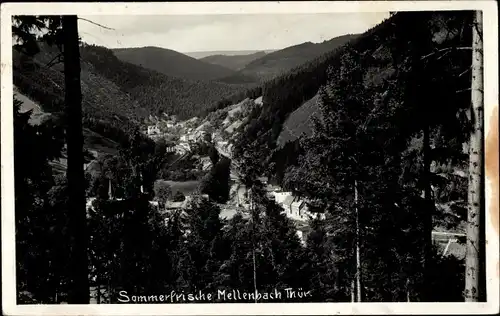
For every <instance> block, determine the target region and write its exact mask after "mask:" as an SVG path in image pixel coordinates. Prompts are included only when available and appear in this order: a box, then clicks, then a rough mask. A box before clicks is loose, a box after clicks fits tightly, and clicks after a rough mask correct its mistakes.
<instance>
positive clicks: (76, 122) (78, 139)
mask: <svg viewBox="0 0 500 316" xmlns="http://www.w3.org/2000/svg"><path fill="white" fill-rule="evenodd" d="M77 22H78V18H77V16H76V15H67V16H63V18H62V25H63V34H64V83H65V103H66V105H65V111H66V113H65V114H66V143H67V152H68V171H67V178H68V190H69V206H70V210H71V213H70V221H71V228H72V229H71V231H72V232H73V249H72V261H73V264H72V281H73V282H72V288H71V293H70V297H69V303H71V304H88V303H89V296H90V293H89V280H88V277H89V275H88V268H89V267H88V258H87V244H88V240H87V231H86V230H87V227H86V226H87V215H86V210H85V177H84V170H83V163H84V161H83V134H82V93H81V87H80V51H79V43H78V24H77Z"/></svg>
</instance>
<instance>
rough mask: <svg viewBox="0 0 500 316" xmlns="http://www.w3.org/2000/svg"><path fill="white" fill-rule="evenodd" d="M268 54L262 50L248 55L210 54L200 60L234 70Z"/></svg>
mask: <svg viewBox="0 0 500 316" xmlns="http://www.w3.org/2000/svg"><path fill="white" fill-rule="evenodd" d="M265 55H266V52H264V51H261V52H257V53H253V54H248V55H221V54H218V55H210V56H207V57H203V58H201V59H200V60H201V61H204V62H207V63H210V64H214V65H219V66H223V67H226V68H229V69H232V70H241V69H243V68H244V67H245V66H246V65H248V64H249V63H250V62H252V61H254V60H256V59H258V58H261V57H264V56H265Z"/></svg>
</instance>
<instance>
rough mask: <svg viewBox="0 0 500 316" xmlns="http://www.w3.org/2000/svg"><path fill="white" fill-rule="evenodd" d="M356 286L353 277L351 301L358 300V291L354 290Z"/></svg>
mask: <svg viewBox="0 0 500 316" xmlns="http://www.w3.org/2000/svg"><path fill="white" fill-rule="evenodd" d="M355 287H356V286H355V283H354V279H352V281H351V303H354V302H356V291H355V290H354V289H355Z"/></svg>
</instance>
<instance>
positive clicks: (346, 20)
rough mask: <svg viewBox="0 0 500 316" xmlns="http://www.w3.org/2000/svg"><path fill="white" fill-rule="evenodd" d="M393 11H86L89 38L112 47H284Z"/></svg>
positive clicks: (369, 23)
mask: <svg viewBox="0 0 500 316" xmlns="http://www.w3.org/2000/svg"><path fill="white" fill-rule="evenodd" d="M388 16H389V13H388V12H387V13H321V14H219V15H128V16H127V15H114V16H105V15H96V16H80V17H81V18H84V19H88V20H90V21H92V22H95V23H98V24H101V25H103V26H106V27H109V28H112V29H113V30H107V29H104V28H103V27H100V26H97V25H94V24H92V23H90V22H88V21H85V20H79V25H78V27H79V32H80V36H81V37H82V39H83V41H84V42H87V43H89V44H96V45H101V46H105V47H108V48H125V47H144V46H158V47H163V48H168V49H173V50H176V51H179V52H199V51H229V50H233V51H238V50H266V49H282V48H285V47H288V46H292V45H296V44H300V43H303V42H308V41H309V42H313V43H318V42H323V41H324V40H329V39H331V38H333V37H336V36H340V35H345V34H355V33H362V32H364V31H366V30H368V29H369V28H371V27H373V26H375V25H377V24H379V23H380V22H382V20H384V19H385V18H387V17H388Z"/></svg>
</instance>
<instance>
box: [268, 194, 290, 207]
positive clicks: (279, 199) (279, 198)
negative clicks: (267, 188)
mask: <svg viewBox="0 0 500 316" xmlns="http://www.w3.org/2000/svg"><path fill="white" fill-rule="evenodd" d="M271 194H272V195H273V196H274V200H275V201H276V203H278V204H283V202H284V201H285V199H286V198H287V197H288V196H291V195H292V193H290V192H276V191H274V192H271Z"/></svg>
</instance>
